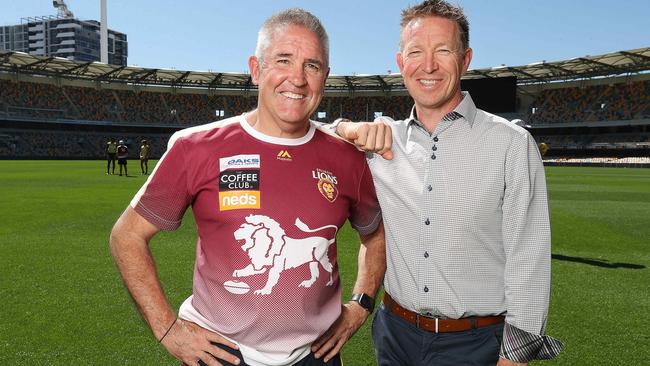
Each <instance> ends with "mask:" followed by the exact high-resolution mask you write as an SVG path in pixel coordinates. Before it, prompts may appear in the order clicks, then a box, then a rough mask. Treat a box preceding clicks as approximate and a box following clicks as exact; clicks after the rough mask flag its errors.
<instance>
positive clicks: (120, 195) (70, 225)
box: [0, 161, 650, 366]
mask: <svg viewBox="0 0 650 366" xmlns="http://www.w3.org/2000/svg"><path fill="white" fill-rule="evenodd" d="M134 163H135V161H133V162H131V164H132V165H131V166H130V168H131V169H132V170H131V172H132V173H135V172H137V171H138V169H137V168H138V167H136V166H135V165H136V164H134ZM104 172H105V166H104V163H103V162H101V161H0V188H1V193H0V215H1V217H2V224H1V225H0V299H1V300H2V305H1V308H0V364H2V365H77V364H84V365H178V362H176V361H175V360H174V359H172V358H171V357H170V356H168V355H167V353H166V351H165V350H164V348H162V347H161V346H159V345H158V344H157V343H156V340H155V339H154V338H153V337H152V335H151V333H150V332H149V330H148V327H147V326H146V325H145V323H144V322H143V321H142V320H141V318H140V317H139V315H138V314H137V312H136V310H135V307H134V305H133V304H132V302H131V300H130V298H129V296H128V294H127V292H126V291H125V289H124V287H123V285H122V282H121V280H120V278H119V275H118V273H117V270H116V269H115V266H114V265H113V262H112V259H111V256H110V253H109V248H108V236H109V232H110V229H111V227H112V225H113V223H114V221H115V220H116V219H117V217H118V216H119V214H120V213H121V211H122V210H123V209H124V207H126V205H127V204H128V202H129V201H130V199H131V197H132V196H133V195H134V193H135V192H136V191H137V189H138V188H139V186H140V185H141V184H142V183H143V182H144V177H141V176H139V175H138V176H134V177H129V178H125V177H119V176H106V175H105V174H104ZM547 179H548V186H549V194H550V199H551V202H550V203H551V210H552V226H553V258H554V259H553V290H552V300H551V301H552V302H551V310H550V316H549V321H548V327H547V333H548V334H551V335H553V336H556V337H558V338H560V339H562V340H563V341H564V342H565V344H566V349H565V351H564V352H563V353H562V355H561V356H560V357H559V358H558V359H556V360H554V361H550V362H546V363H544V364H549V365H553V364H555V365H648V364H650V347H648V344H650V330H649V329H650V328H649V327H648V320H647V319H646V318H645V315H647V314H650V291H649V284H650V270H649V269H648V267H649V266H650V219H649V218H650V169H607V168H547ZM194 242H195V233H194V221H193V219H192V217H191V215H187V216H186V218H185V220H184V222H183V225H182V227H181V228H180V229H179V230H177V231H176V232H172V233H163V234H160V235H158V236H157V237H156V238H155V239H154V241H153V244H152V248H153V249H152V250H153V252H154V256H155V258H156V261H157V264H158V268H159V273H160V277H161V279H162V282H163V284H164V287H165V290H166V292H167V294H168V297H169V298H170V301H171V303H172V304H173V305H174V306H175V307H178V306H179V305H180V303H181V302H182V301H183V300H184V299H185V298H186V297H187V296H188V295H189V294H190V291H191V278H192V266H193V256H194ZM338 245H339V247H338V248H339V249H338V250H339V263H340V267H341V272H342V278H343V282H344V285H345V289H344V296H345V297H346V298H347V297H348V296H349V293H350V286H351V284H352V281H353V280H354V276H355V271H356V269H355V265H356V251H357V248H358V243H357V241H356V237H355V235H354V234H353V232H352V231H351V230H350V229H349V227H348V228H347V229H346V230H343V231H341V233H340V234H339V244H338ZM343 358H344V361H345V364H346V365H348V366H356V365H374V364H375V363H374V356H373V349H372V343H371V341H370V335H369V322H367V323H366V325H365V326H364V328H362V329H361V330H360V331H359V332H358V333H357V334H356V335H355V336H354V338H353V339H352V340H351V341H350V342H349V343H348V344H347V345H346V347H345V348H344V351H343ZM538 364H540V365H541V364H542V363H538Z"/></svg>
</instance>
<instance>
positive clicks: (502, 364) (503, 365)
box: [497, 357, 528, 366]
mask: <svg viewBox="0 0 650 366" xmlns="http://www.w3.org/2000/svg"><path fill="white" fill-rule="evenodd" d="M527 365H528V363H519V362H515V361H510V360H508V359H507V358H503V357H499V362H497V366H527Z"/></svg>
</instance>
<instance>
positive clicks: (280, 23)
mask: <svg viewBox="0 0 650 366" xmlns="http://www.w3.org/2000/svg"><path fill="white" fill-rule="evenodd" d="M290 25H297V26H300V27H303V28H306V29H307V30H309V31H311V32H313V33H314V34H316V36H317V37H318V39H319V40H320V43H321V47H322V48H323V52H324V54H325V62H326V64H328V65H329V57H330V46H329V37H327V32H326V31H325V27H323V24H322V23H321V22H320V20H319V19H318V18H317V17H316V16H315V15H314V14H312V13H310V12H308V11H306V10H304V9H301V8H291V9H287V10H283V11H281V12H279V13H275V14H273V15H272V16H271V17H270V18H268V19H267V20H266V21H265V22H264V24H262V27H261V28H260V31H259V32H258V33H257V46H256V47H255V57H257V58H258V59H259V60H262V58H263V55H264V52H265V51H266V49H267V48H269V46H270V45H271V40H272V39H273V36H274V35H275V33H276V32H277V31H281V30H284V29H286V28H287V27H288V26H290Z"/></svg>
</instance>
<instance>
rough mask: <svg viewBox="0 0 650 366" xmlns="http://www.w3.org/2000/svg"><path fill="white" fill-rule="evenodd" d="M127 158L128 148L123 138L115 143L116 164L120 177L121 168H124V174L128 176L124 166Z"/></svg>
mask: <svg viewBox="0 0 650 366" xmlns="http://www.w3.org/2000/svg"><path fill="white" fill-rule="evenodd" d="M128 158H129V148H128V147H127V146H126V144H125V143H124V140H120V143H119V145H117V165H119V166H120V177H121V176H122V168H124V175H125V176H127V177H128V176H129V171H128V169H127V167H126V163H127V159H128Z"/></svg>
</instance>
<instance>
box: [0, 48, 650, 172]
mask: <svg viewBox="0 0 650 366" xmlns="http://www.w3.org/2000/svg"><path fill="white" fill-rule="evenodd" d="M648 71H650V48H642V49H636V50H629V51H619V52H613V53H610V54H605V55H600V56H592V57H582V58H578V59H571V60H566V61H558V62H554V63H537V64H531V65H527V66H520V67H495V68H490V69H481V70H470V71H469V72H468V74H467V75H466V77H465V78H466V79H468V80H475V79H485V78H501V77H513V76H514V77H517V95H516V103H514V104H516V106H517V110H516V111H513V112H508V113H501V115H502V116H504V117H505V118H508V119H515V118H517V119H522V120H524V121H525V123H526V124H528V125H529V129H530V131H531V133H533V135H534V136H535V137H536V139H537V140H538V142H542V141H543V142H545V143H546V144H547V145H549V147H550V150H549V151H548V153H547V155H546V157H547V159H546V160H547V161H548V162H549V163H551V164H560V163H563V162H571V161H572V160H571V159H575V158H579V159H596V160H593V161H592V163H594V164H605V163H611V162H613V161H617V162H624V163H625V164H635V162H636V163H639V162H642V161H643V160H638V161H637V160H634V159H643V158H647V157H649V156H650V73H649V72H648ZM412 103H413V102H412V99H411V98H410V97H409V96H408V94H407V93H406V90H405V88H404V85H403V82H402V79H401V76H400V75H398V74H391V75H356V76H331V77H330V78H328V80H327V84H326V95H325V97H324V98H323V100H322V102H321V104H320V106H319V109H318V111H317V113H315V115H314V116H312V118H313V119H315V120H319V121H323V122H331V121H333V120H334V119H336V118H338V117H346V118H350V119H352V120H365V121H368V120H373V119H374V118H375V117H377V116H380V115H387V116H393V117H400V118H403V117H405V116H408V115H409V113H410V110H411V107H412ZM255 105H256V90H255V87H254V85H252V84H251V82H250V77H249V75H246V74H224V73H206V72H193V71H186V72H183V71H175V70H159V69H143V68H138V67H123V66H115V65H106V64H99V63H91V62H87V63H83V62H75V61H69V60H63V59H57V58H39V57H37V56H32V55H27V54H22V53H18V52H0V158H4V159H35V158H39V159H41V158H43V159H47V158H49V159H101V158H104V147H105V143H106V139H107V138H108V137H115V138H117V139H125V140H127V141H128V142H129V143H130V144H132V145H131V146H130V147H131V148H132V150H133V151H136V150H137V147H136V144H137V142H138V141H140V139H142V138H147V139H148V140H149V141H151V142H152V154H151V156H152V158H158V157H160V156H161V155H162V153H163V152H164V149H165V146H166V140H167V139H168V138H169V136H171V134H172V133H173V132H174V131H176V130H179V129H182V128H186V127H189V126H194V125H198V124H204V123H208V122H211V121H214V120H217V119H221V118H226V117H230V116H233V115H238V114H241V113H243V112H245V111H248V110H251V109H253V108H255ZM488 110H489V109H488ZM134 157H135V156H134ZM608 159H609V160H608ZM624 159H627V160H624Z"/></svg>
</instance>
